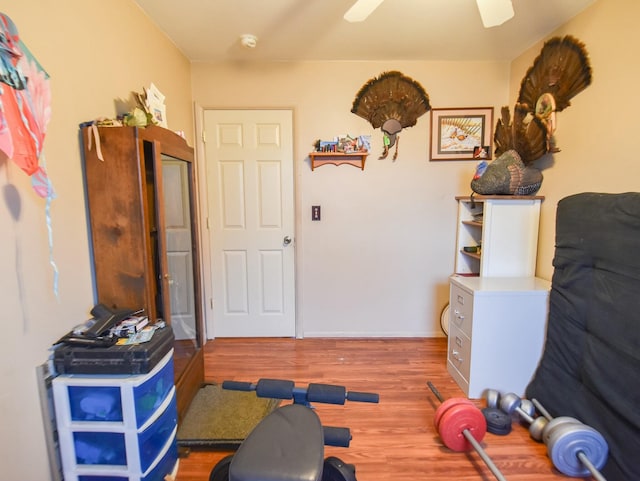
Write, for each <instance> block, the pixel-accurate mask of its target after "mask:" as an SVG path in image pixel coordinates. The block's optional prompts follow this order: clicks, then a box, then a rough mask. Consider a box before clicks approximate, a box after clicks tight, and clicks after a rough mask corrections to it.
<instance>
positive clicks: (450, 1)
mask: <svg viewBox="0 0 640 481" xmlns="http://www.w3.org/2000/svg"><path fill="white" fill-rule="evenodd" d="M134 1H135V2H136V3H137V4H138V5H139V6H140V7H141V8H142V9H143V10H144V11H145V12H146V13H147V15H148V16H149V17H150V18H151V19H152V20H153V21H154V22H155V23H156V24H157V25H158V26H159V27H160V29H161V30H163V31H164V32H166V34H167V35H168V36H169V37H170V38H171V39H172V40H173V42H174V43H175V44H176V45H177V46H178V48H179V49H180V50H181V51H182V52H183V53H184V54H185V55H186V56H187V58H189V59H190V60H191V61H193V62H216V61H221V60H235V61H239V60H246V61H304V60H453V61H465V60H499V61H500V60H507V61H508V60H512V59H514V58H515V57H517V56H518V55H519V54H520V53H522V52H523V51H524V50H526V49H527V48H529V47H530V46H532V45H533V44H535V43H536V42H538V41H540V40H541V39H543V38H544V37H546V36H547V35H549V34H550V33H551V32H552V31H553V30H555V29H556V28H557V27H558V26H560V25H562V24H563V23H565V22H566V21H567V20H569V19H571V18H573V17H574V16H575V15H577V14H578V13H580V12H581V11H582V10H584V9H585V8H586V7H587V6H589V5H590V4H592V3H594V2H595V1H596V0H513V7H514V11H515V16H514V18H512V19H511V20H509V21H507V22H506V23H504V24H503V25H501V26H498V27H492V28H488V29H485V28H484V27H483V26H482V21H481V19H480V14H479V12H478V8H477V6H476V0H386V1H384V2H383V3H382V5H380V6H379V7H378V8H377V9H376V10H375V11H374V12H373V13H372V14H371V16H369V18H368V19H367V20H366V21H364V22H362V23H348V22H347V21H345V20H344V19H343V18H342V17H343V15H344V13H345V12H346V11H347V10H348V9H349V8H350V7H351V5H352V4H353V2H354V1H355V0H180V1H176V0H134ZM247 33H248V34H253V35H255V36H256V37H258V43H257V46H256V47H255V48H254V49H247V48H245V47H242V46H241V44H240V40H239V39H240V35H242V34H247Z"/></svg>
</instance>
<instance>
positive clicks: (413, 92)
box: [351, 71, 431, 129]
mask: <svg viewBox="0 0 640 481" xmlns="http://www.w3.org/2000/svg"><path fill="white" fill-rule="evenodd" d="M429 110H431V105H430V104H429V95H427V92H426V91H425V90H424V88H422V86H421V85H420V84H419V83H418V82H416V81H415V80H413V79H411V78H410V77H407V76H405V75H403V74H402V73H401V72H397V71H389V72H384V73H382V74H381V75H379V76H378V77H377V78H373V79H371V80H369V81H368V82H367V83H366V84H364V85H363V86H362V88H361V89H360V90H359V91H358V93H357V94H356V98H355V100H354V101H353V106H352V108H351V112H352V113H354V114H356V115H358V116H359V117H362V118H363V119H365V120H368V121H369V122H370V123H371V125H372V126H373V127H374V128H376V129H377V128H379V127H381V126H382V124H384V122H385V121H386V120H389V119H395V120H397V121H398V122H400V124H401V125H402V127H403V128H404V127H413V126H414V125H415V124H416V123H417V121H418V117H420V116H421V115H423V114H425V113H426V112H428V111H429Z"/></svg>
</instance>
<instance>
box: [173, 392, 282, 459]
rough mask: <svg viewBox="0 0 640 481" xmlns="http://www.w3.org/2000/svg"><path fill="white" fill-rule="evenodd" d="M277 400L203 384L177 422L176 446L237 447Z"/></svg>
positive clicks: (274, 407) (276, 404)
mask: <svg viewBox="0 0 640 481" xmlns="http://www.w3.org/2000/svg"><path fill="white" fill-rule="evenodd" d="M279 404H280V400H279V399H269V398H259V397H258V396H256V393H255V392H243V391H230V390H226V389H222V387H221V386H220V385H219V384H204V385H203V386H202V387H201V388H200V390H199V391H198V392H197V394H196V396H195V397H194V399H193V401H192V402H191V405H190V406H189V409H188V410H187V414H186V415H185V417H184V420H183V421H182V422H181V423H180V425H179V426H178V434H177V441H178V446H193V447H196V446H197V447H202V448H217V449H237V448H238V446H240V444H241V443H242V441H243V440H244V439H245V438H246V437H247V435H248V434H249V433H250V432H251V430H252V429H253V428H254V427H255V426H256V425H257V424H258V423H259V422H260V421H261V420H262V418H264V417H265V416H266V415H267V414H269V413H270V412H271V411H273V410H274V409H276V408H277V407H278V405H279Z"/></svg>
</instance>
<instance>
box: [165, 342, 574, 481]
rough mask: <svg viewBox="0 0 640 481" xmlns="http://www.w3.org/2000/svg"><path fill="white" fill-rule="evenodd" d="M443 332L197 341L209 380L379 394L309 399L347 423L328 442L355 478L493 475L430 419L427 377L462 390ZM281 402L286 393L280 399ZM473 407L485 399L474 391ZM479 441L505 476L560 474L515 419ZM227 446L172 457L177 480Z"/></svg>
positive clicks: (194, 474)
mask: <svg viewBox="0 0 640 481" xmlns="http://www.w3.org/2000/svg"><path fill="white" fill-rule="evenodd" d="M446 352H447V346H446V339H444V338H436V339H302V340H300V339H298V340H296V339H216V340H214V341H209V342H208V343H207V345H206V347H205V376H206V379H207V381H212V382H222V381H223V380H226V379H230V380H236V381H249V382H256V381H257V380H258V379H260V378H271V379H290V380H293V381H295V383H296V386H301V387H302V386H304V387H306V385H307V384H308V383H309V382H319V383H328V384H338V385H344V386H345V387H346V388H347V390H348V391H365V392H377V393H379V395H380V403H379V404H367V403H356V402H351V403H350V402H347V403H346V404H345V405H344V406H339V405H337V406H336V405H333V406H327V405H321V404H318V405H316V408H317V412H318V414H319V416H320V418H321V420H322V422H323V424H325V425H327V426H343V427H349V428H350V429H351V434H352V437H353V439H352V441H351V446H350V447H349V448H336V447H327V448H326V449H325V456H338V457H340V458H341V459H342V460H343V461H345V462H346V463H352V464H355V465H356V475H357V478H358V481H420V480H493V479H495V477H494V476H493V474H492V473H491V471H490V470H489V469H488V468H487V467H486V465H485V464H484V463H483V461H482V460H481V458H480V457H479V456H478V455H477V453H476V452H475V451H473V450H472V451H470V452H468V453H459V452H453V451H451V450H449V449H447V448H445V447H444V446H443V445H442V442H441V441H440V439H439V437H438V433H437V432H436V430H435V429H434V426H433V416H434V413H435V410H436V408H437V407H438V405H439V404H440V403H439V401H438V400H437V399H436V398H435V397H434V396H433V394H432V393H431V391H430V390H429V388H428V387H427V385H426V382H427V381H428V380H430V381H431V382H432V383H433V384H434V385H435V386H436V387H437V388H438V390H439V391H440V393H441V394H442V396H443V397H444V398H445V399H447V398H450V397H460V396H463V394H462V391H461V390H460V388H459V387H458V385H457V384H456V383H455V382H454V381H453V379H452V378H451V377H450V376H449V374H448V373H447V369H446ZM285 402H286V401H285ZM476 404H477V405H478V407H484V403H483V401H482V400H477V401H476ZM482 446H483V448H484V449H485V450H486V452H487V453H488V455H489V456H490V457H491V458H492V459H493V461H494V463H495V464H496V466H497V467H498V468H499V469H500V471H501V472H502V474H503V475H504V477H505V478H506V479H507V480H511V481H518V480H520V481H524V480H528V481H534V480H535V481H551V480H559V479H568V478H566V477H565V476H563V475H561V474H559V473H558V472H557V471H556V470H555V469H554V468H553V467H552V465H551V462H550V460H549V458H548V457H547V454H546V449H545V446H544V445H542V444H539V443H536V442H535V441H533V440H532V439H530V438H529V434H528V431H527V429H526V427H524V426H522V425H519V424H517V423H514V426H513V431H512V432H511V434H509V435H507V436H496V435H493V434H487V435H486V437H485V438H484V440H483V441H482ZM226 454H228V453H227V452H222V451H217V452H216V451H197V450H192V451H191V452H189V453H188V454H187V455H186V457H183V458H182V459H181V460H180V468H179V471H178V477H177V481H206V480H208V477H209V472H210V471H211V468H212V467H213V466H214V465H215V464H216V462H217V461H218V460H219V459H220V458H222V457H223V456H225V455H226Z"/></svg>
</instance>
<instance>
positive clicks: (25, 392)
mask: <svg viewBox="0 0 640 481" xmlns="http://www.w3.org/2000/svg"><path fill="white" fill-rule="evenodd" d="M0 11H1V12H3V13H5V14H7V15H8V16H9V17H10V18H11V19H12V20H13V21H14V22H15V24H16V25H17V27H18V30H19V33H20V36H21V39H22V40H23V42H24V43H25V44H26V46H27V47H28V48H29V50H30V51H31V52H32V53H33V55H34V56H35V57H36V58H37V59H38V61H39V62H40V63H41V64H42V66H43V67H44V68H45V69H46V70H47V72H48V73H49V75H50V76H51V81H50V83H51V89H52V119H51V122H50V124H49V126H48V131H47V137H46V140H45V143H44V151H45V156H46V163H47V169H48V172H49V176H50V178H51V180H52V182H53V185H54V187H55V190H56V194H57V197H56V199H55V200H54V201H53V202H52V205H51V221H52V229H53V255H54V260H55V262H56V264H57V266H58V269H59V272H60V279H59V298H58V299H56V297H55V296H54V294H53V283H52V282H53V281H52V270H51V268H50V265H49V250H48V242H47V227H46V218H45V201H44V200H43V199H41V198H40V197H38V196H36V195H35V194H34V193H33V191H32V189H31V186H30V183H29V178H28V177H27V176H26V175H25V174H24V173H23V172H22V171H21V170H20V169H18V168H17V167H16V166H15V165H14V163H13V162H11V161H7V160H6V159H1V160H0V185H1V186H2V190H3V194H5V195H3V196H2V200H0V225H1V226H2V229H0V249H1V252H2V255H0V305H1V306H2V308H1V309H2V314H0V318H1V319H2V327H3V343H2V349H0V370H1V373H2V374H1V379H2V383H3V387H2V391H1V394H0V413H1V414H0V426H2V429H1V431H2V433H1V434H0V465H2V468H3V477H4V478H6V479H23V480H25V481H36V480H46V479H49V474H48V469H49V468H48V462H47V455H46V452H45V443H44V434H43V423H42V418H41V416H40V403H39V398H38V391H37V384H36V378H35V368H36V366H38V365H39V364H42V363H43V362H44V361H45V360H46V358H47V349H48V348H49V346H50V345H51V344H52V343H53V342H54V341H55V340H56V339H58V338H59V337H60V336H62V335H63V334H64V333H65V332H66V331H67V330H69V329H70V328H71V327H72V326H73V325H75V324H77V323H79V322H82V321H84V320H85V319H87V318H88V317H89V314H88V313H89V310H90V309H91V307H92V306H93V303H94V298H93V287H92V280H91V279H92V278H91V268H90V260H89V248H88V241H87V230H86V219H85V217H86V216H85V207H84V193H83V182H82V167H81V160H80V153H79V149H80V147H79V139H78V124H79V123H80V122H83V121H88V120H92V119H95V118H97V117H114V116H115V115H116V107H115V105H116V103H120V101H121V100H123V101H126V100H128V98H129V96H130V92H131V91H141V90H142V87H143V86H145V87H146V86H149V84H150V83H151V82H154V83H155V84H156V85H157V86H158V88H159V89H160V90H161V91H162V92H163V93H164V94H165V95H166V96H167V118H168V121H169V126H170V127H171V128H173V129H175V130H184V131H185V132H186V133H187V135H188V136H189V138H191V137H192V133H193V120H192V119H193V115H192V104H191V86H190V72H189V63H188V62H187V60H186V59H185V58H184V57H183V56H182V55H181V54H180V52H179V51H177V50H176V48H175V47H174V45H173V44H172V43H170V42H169V41H168V40H167V39H166V38H165V37H164V36H163V35H161V34H160V33H159V32H158V30H156V28H155V27H154V26H153V25H152V24H151V23H150V22H149V21H148V20H147V18H146V17H145V16H144V15H143V13H142V12H141V11H140V9H139V8H138V7H137V6H136V5H135V4H134V3H133V2H131V1H130V0H109V1H100V0H65V1H63V2H56V1H50V0H20V1H14V0H0ZM10 186H14V187H15V192H17V194H18V196H17V197H18V198H17V199H14V200H12V201H8V200H7V197H6V193H7V192H9V191H10V190H11V187H10ZM114 187H115V188H117V186H114ZM11 209H14V210H15V211H17V210H19V216H18V218H17V219H16V220H14V218H13V217H12V216H11Z"/></svg>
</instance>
